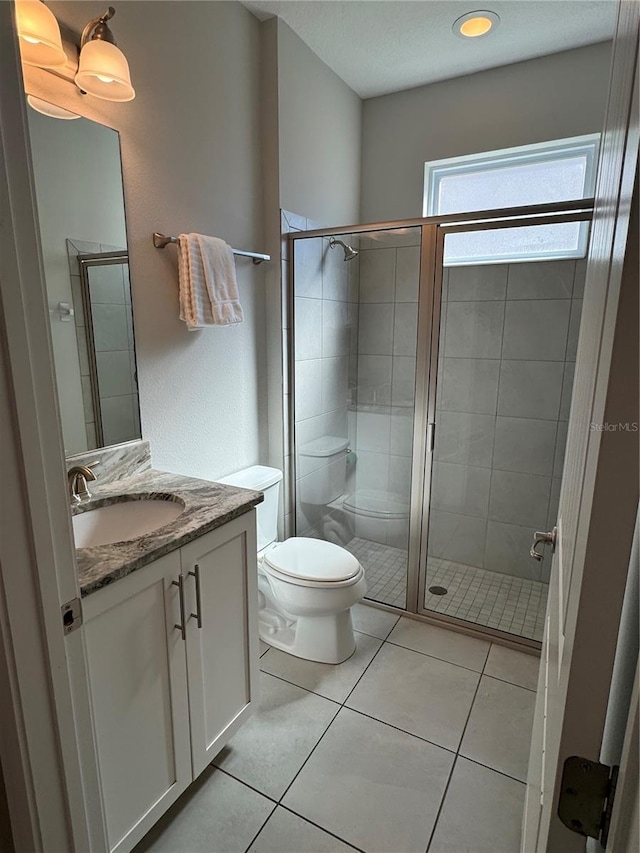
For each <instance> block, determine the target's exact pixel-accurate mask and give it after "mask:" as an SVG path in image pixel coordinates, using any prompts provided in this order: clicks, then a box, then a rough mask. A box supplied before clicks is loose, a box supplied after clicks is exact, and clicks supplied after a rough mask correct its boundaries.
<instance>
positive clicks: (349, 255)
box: [329, 237, 358, 261]
mask: <svg viewBox="0 0 640 853" xmlns="http://www.w3.org/2000/svg"><path fill="white" fill-rule="evenodd" d="M337 245H340V246H342V249H343V251H344V258H343V260H345V261H352V260H353V259H354V258H355V257H356V256H357V254H358V250H357V249H354V248H352V247H351V246H347V244H346V243H343V242H342V240H338V238H337V237H329V246H330V247H331V248H332V249H333V248H335V247H336V246H337Z"/></svg>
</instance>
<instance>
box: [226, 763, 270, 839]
mask: <svg viewBox="0 0 640 853" xmlns="http://www.w3.org/2000/svg"><path fill="white" fill-rule="evenodd" d="M234 778H235V777H234ZM277 808H278V804H277V803H275V804H274V806H273V808H272V809H271V811H270V812H269V814H268V815H267V819H266V820H265V822H264V823H263V824H262V826H261V827H260V829H259V830H258V831H257V832H256V834H255V835H254V836H253V838H252V839H251V841H250V842H249V845H248V846H247V847H246V848H245V853H248V851H249V850H251V848H252V847H253V845H254V843H255V841H256V839H257V838H258V836H259V835H260V833H261V832H262V830H263V829H264V828H265V826H266V825H267V824H268V823H269V821H270V820H271V817H272V815H273V814H274V813H275V811H276V809H277Z"/></svg>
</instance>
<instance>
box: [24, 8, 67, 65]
mask: <svg viewBox="0 0 640 853" xmlns="http://www.w3.org/2000/svg"><path fill="white" fill-rule="evenodd" d="M16 29H17V31H18V37H19V40H20V56H21V58H22V61H23V62H24V64H25V65H37V66H39V67H40V68H58V67H59V66H61V65H64V64H65V63H66V61H67V55H66V53H65V52H64V49H63V47H62V37H61V35H60V27H59V26H58V22H57V20H56V16H55V15H54V14H53V12H52V11H51V9H47V7H46V6H45V5H44V3H41V2H40V0H17V2H16Z"/></svg>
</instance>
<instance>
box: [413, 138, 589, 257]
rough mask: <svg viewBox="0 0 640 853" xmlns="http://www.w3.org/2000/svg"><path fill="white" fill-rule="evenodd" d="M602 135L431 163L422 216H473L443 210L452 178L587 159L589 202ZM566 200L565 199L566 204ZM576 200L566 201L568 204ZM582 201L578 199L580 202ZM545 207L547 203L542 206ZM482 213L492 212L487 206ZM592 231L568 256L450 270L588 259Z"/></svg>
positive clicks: (585, 232)
mask: <svg viewBox="0 0 640 853" xmlns="http://www.w3.org/2000/svg"><path fill="white" fill-rule="evenodd" d="M600 140H601V134H600V133H590V134H585V135H582V136H574V137H570V138H567V139H560V140H551V141H548V142H541V143H534V144H530V145H521V146H517V147H514V148H503V149H500V150H497V151H485V152H481V153H478V154H469V155H464V156H461V157H448V158H446V159H441V160H430V161H427V162H425V164H424V186H423V209H422V215H423V216H425V217H433V216H440V215H449V214H451V213H472V212H473V208H472V209H471V210H468V209H467V210H460V211H446V212H445V213H443V212H442V211H441V210H439V204H438V201H439V185H440V181H441V180H442V179H443V178H445V177H448V176H451V175H464V174H473V175H477V174H479V173H481V172H484V171H496V170H499V169H500V167H503V168H505V169H508V168H509V167H511V166H514V165H528V164H539V163H544V162H552V163H558V162H561V161H562V160H563V159H569V158H570V157H575V156H580V155H584V156H586V169H585V176H584V183H583V191H582V196H580V197H579V198H589V197H591V196H592V195H593V194H594V192H595V182H596V173H597V166H598V155H599V150H600ZM564 200H565V199H563V201H564ZM569 200H571V201H573V200H574V199H566V201H569ZM576 200H578V199H576ZM540 203H544V202H540ZM477 209H478V210H480V209H482V210H489V209H496V210H499V209H500V208H491V207H490V206H487V205H484V206H482V207H481V208H477ZM587 235H588V227H587V224H586V223H582V224H581V226H580V234H579V238H578V248H577V249H576V250H572V251H570V250H567V251H566V252H558V251H553V252H548V253H539V254H536V255H534V254H530V255H528V256H520V257H518V256H517V255H514V256H513V257H506V256H502V257H497V256H495V257H485V258H481V257H476V258H468V259H461V260H455V261H450V262H449V263H446V262H445V264H446V266H465V265H469V264H491V263H526V262H535V261H543V260H554V259H555V260H558V259H565V258H566V259H575V258H579V257H584V253H585V251H586V245H587Z"/></svg>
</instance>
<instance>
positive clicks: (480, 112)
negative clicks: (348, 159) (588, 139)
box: [360, 42, 611, 222]
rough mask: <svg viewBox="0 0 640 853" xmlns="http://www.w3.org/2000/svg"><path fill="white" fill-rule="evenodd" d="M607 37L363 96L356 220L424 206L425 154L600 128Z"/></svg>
mask: <svg viewBox="0 0 640 853" xmlns="http://www.w3.org/2000/svg"><path fill="white" fill-rule="evenodd" d="M610 52H611V45H610V43H609V42H605V43H601V44H596V45H591V46H589V47H584V48H578V49H577V50H571V51H565V52H564V53H556V54H552V55H550V56H545V57H542V58H540V59H531V60H528V61H526V62H520V63H517V64H514V65H508V66H504V67H501V68H494V69H491V70H489V71H481V72H479V73H477V74H471V75H467V76H465V77H457V78H454V79H452V80H445V81H443V82H441V83H434V84H432V85H430V86H421V87H419V88H416V89H409V90H407V91H404V92H398V93H395V94H392V95H384V96H382V97H380V98H371V99H369V100H366V101H365V102H364V108H363V120H362V121H363V124H362V140H363V142H362V197H361V210H360V214H361V218H362V221H364V222H374V221H385V220H389V219H402V218H409V217H417V216H422V190H423V176H424V164H425V161H427V160H438V159H440V158H444V157H456V156H462V155H464V154H475V153H477V152H480V151H493V150H496V149H499V148H509V147H511V146H516V145H526V144H527V143H533V142H543V141H545V140H549V139H560V138H563V137H568V136H578V135H580V134H584V133H593V132H597V131H600V130H601V129H602V127H603V124H604V108H605V103H606V97H607V88H608V82H609V66H610V61H611V57H610Z"/></svg>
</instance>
